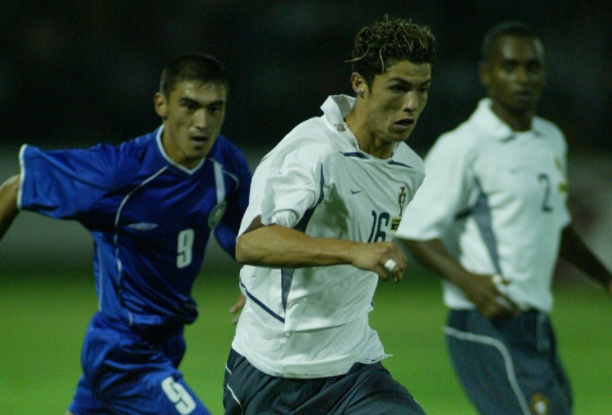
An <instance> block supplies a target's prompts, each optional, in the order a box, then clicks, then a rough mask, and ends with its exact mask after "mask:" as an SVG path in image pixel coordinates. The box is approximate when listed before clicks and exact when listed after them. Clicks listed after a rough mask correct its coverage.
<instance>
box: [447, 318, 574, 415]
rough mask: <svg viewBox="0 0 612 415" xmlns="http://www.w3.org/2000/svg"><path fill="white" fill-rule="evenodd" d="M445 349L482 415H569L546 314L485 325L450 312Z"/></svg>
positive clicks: (563, 376)
mask: <svg viewBox="0 0 612 415" xmlns="http://www.w3.org/2000/svg"><path fill="white" fill-rule="evenodd" d="M444 333H445V335H446V344H447V346H448V350H449V353H450V357H451V360H452V363H453V366H454V367H455V371H456V373H457V375H458V377H459V380H460V382H461V384H462V385H463V388H464V389H465V391H466V393H467V395H468V397H469V398H470V400H471V401H472V403H473V404H474V405H475V406H476V408H477V409H478V411H479V412H480V413H481V414H487V415H502V414H503V415H508V414H518V415H531V414H536V415H539V414H543V415H544V414H551V415H552V414H555V415H568V414H571V413H572V390H571V387H570V384H569V381H568V379H567V376H566V374H565V372H564V370H563V367H562V365H561V361H560V359H559V356H558V354H557V343H556V339H555V335H554V331H553V328H552V325H551V323H550V320H549V319H548V316H547V315H546V314H543V313H540V312H538V311H535V310H531V311H527V312H524V313H521V314H520V315H519V316H517V317H514V318H510V319H498V320H490V319H488V318H486V317H484V316H483V315H482V314H480V313H479V312H478V311H475V310H451V312H450V314H449V317H448V321H447V325H446V327H445V328H444Z"/></svg>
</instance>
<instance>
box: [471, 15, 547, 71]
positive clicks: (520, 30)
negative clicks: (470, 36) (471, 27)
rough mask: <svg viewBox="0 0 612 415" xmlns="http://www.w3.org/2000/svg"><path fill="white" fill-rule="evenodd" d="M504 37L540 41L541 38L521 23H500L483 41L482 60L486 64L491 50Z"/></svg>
mask: <svg viewBox="0 0 612 415" xmlns="http://www.w3.org/2000/svg"><path fill="white" fill-rule="evenodd" d="M504 36H516V37H527V38H530V39H539V36H538V35H537V33H536V32H535V30H533V28H532V27H531V26H529V25H528V24H526V23H523V22H520V21H514V20H512V21H506V22H502V23H498V24H496V25H495V26H493V27H492V28H491V29H489V30H488V31H487V33H486V34H485V36H484V38H483V40H482V49H481V52H480V53H481V56H480V59H481V60H482V62H485V61H486V60H487V58H488V57H489V54H490V53H491V48H492V47H493V45H494V44H495V42H496V41H497V40H498V39H499V38H501V37H504Z"/></svg>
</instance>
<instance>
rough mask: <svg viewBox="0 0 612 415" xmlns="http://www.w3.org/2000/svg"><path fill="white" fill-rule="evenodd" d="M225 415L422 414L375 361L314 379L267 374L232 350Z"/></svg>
mask: <svg viewBox="0 0 612 415" xmlns="http://www.w3.org/2000/svg"><path fill="white" fill-rule="evenodd" d="M224 407H225V414H226V415H234V414H235V415H238V414H240V415H244V414H258V415H263V414H278V413H291V414H294V415H306V414H308V415H317V414H321V415H323V414H324V415H334V414H338V415H339V414H354V415H379V414H380V415H383V414H384V415H390V414H404V415H423V414H425V412H424V411H423V409H422V408H421V407H420V406H419V404H418V403H417V402H416V401H415V400H414V399H413V398H412V396H411V395H410V393H409V392H408V390H407V389H406V388H404V387H403V386H402V385H400V384H399V383H398V382H397V381H395V380H394V379H393V378H392V377H391V375H390V374H389V372H388V371H387V370H386V369H385V368H384V367H383V366H382V364H380V363H376V364H371V365H363V364H356V365H355V366H354V367H353V368H352V369H351V371H350V372H349V373H347V374H346V375H342V376H334V377H327V378H318V379H290V378H279V377H275V376H269V375H267V374H265V373H263V372H261V371H259V370H258V369H257V368H255V367H254V366H252V365H251V364H250V363H249V362H248V361H247V360H246V359H245V358H244V357H243V356H241V355H239V354H238V353H236V352H234V351H232V352H231V353H230V357H229V359H228V364H227V368H226V376H225V388H224Z"/></svg>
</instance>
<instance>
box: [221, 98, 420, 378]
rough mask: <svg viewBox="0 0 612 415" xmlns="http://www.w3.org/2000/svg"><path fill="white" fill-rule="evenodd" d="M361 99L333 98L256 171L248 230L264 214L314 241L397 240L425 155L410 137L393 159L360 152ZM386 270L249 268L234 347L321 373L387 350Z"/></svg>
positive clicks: (283, 367)
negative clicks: (376, 309)
mask: <svg viewBox="0 0 612 415" xmlns="http://www.w3.org/2000/svg"><path fill="white" fill-rule="evenodd" d="M353 104H354V98H351V97H348V96H344V95H340V96H332V97H329V98H328V99H327V100H326V101H325V103H324V104H323V106H322V107H321V109H322V110H323V112H324V115H322V116H321V117H317V118H312V119H310V120H307V121H305V122H303V123H301V124H300V125H298V126H297V127H296V128H295V129H294V130H293V131H291V132H290V133H289V134H288V135H287V136H286V137H285V138H284V139H283V140H282V141H281V142H280V143H279V144H278V145H277V146H276V147H275V148H274V149H273V150H272V151H271V152H270V153H268V154H267V155H266V156H265V157H264V158H263V159H262V162H261V163H260V165H259V166H258V168H257V169H256V171H255V174H254V177H253V186H252V188H251V196H250V202H249V207H248V208H247V212H246V213H245V216H244V218H243V222H242V226H241V230H240V233H243V232H244V231H245V229H246V228H247V227H248V226H249V225H250V224H251V222H252V221H253V219H254V218H256V217H257V216H261V218H262V222H263V223H264V224H272V223H275V224H280V225H283V226H287V227H290V228H294V229H297V230H299V231H302V232H305V233H306V234H308V235H310V236H314V237H323V238H336V239H345V240H353V241H358V242H380V241H390V240H392V239H393V236H394V233H395V229H396V228H397V226H398V225H399V222H400V219H401V217H402V214H403V211H404V209H405V208H406V206H407V204H408V202H409V201H410V200H411V199H412V197H413V196H414V193H415V192H416V190H417V188H418V187H419V186H420V184H421V183H422V181H423V177H424V170H423V162H422V160H421V159H420V158H419V157H418V156H417V155H416V153H414V152H413V151H412V150H411V149H410V148H409V147H408V146H407V145H406V144H405V143H399V144H398V145H397V146H396V148H395V150H394V153H393V155H392V157H391V158H389V159H387V160H381V159H377V158H375V157H372V156H371V155H369V154H366V153H364V152H363V151H361V150H360V149H359V145H358V142H357V139H356V138H355V136H354V135H353V134H352V132H351V131H350V130H349V128H348V126H347V124H346V123H345V122H344V117H345V116H346V114H347V113H348V112H349V111H350V109H351V108H352V106H353ZM377 282H378V276H377V274H376V273H374V272H370V271H364V270H361V269H358V268H356V267H354V266H352V265H335V266H324V267H310V268H298V269H275V268H265V267H255V266H245V267H243V268H242V270H241V273H240V284H241V289H242V290H243V293H244V294H245V295H246V296H247V299H248V300H247V304H246V306H245V308H244V309H243V311H242V314H241V316H240V320H239V322H238V326H237V330H236V336H235V338H234V341H233V348H234V349H235V350H236V351H237V352H239V353H240V354H242V355H244V356H245V357H246V358H247V359H248V360H249V361H250V362H251V364H253V365H254V366H255V367H257V368H258V369H260V370H262V371H263V372H265V373H268V374H270V375H273V376H283V377H295V378H314V377H324V376H335V375H340V374H344V373H346V372H348V370H349V369H350V367H351V366H352V365H353V364H354V363H356V362H374V361H378V360H381V359H383V358H384V357H385V356H386V355H385V352H384V350H383V346H382V344H381V342H380V340H379V339H378V335H377V334H376V332H375V331H374V330H372V329H371V328H370V326H369V324H368V313H369V312H370V311H371V310H372V297H373V295H374V291H375V289H376V285H377Z"/></svg>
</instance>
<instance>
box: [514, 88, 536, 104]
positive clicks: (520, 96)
mask: <svg viewBox="0 0 612 415" xmlns="http://www.w3.org/2000/svg"><path fill="white" fill-rule="evenodd" d="M512 96H513V97H514V99H515V100H517V101H519V102H532V101H533V100H534V99H535V93H534V92H533V91H531V90H529V89H521V90H517V91H514V92H513V93H512Z"/></svg>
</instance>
